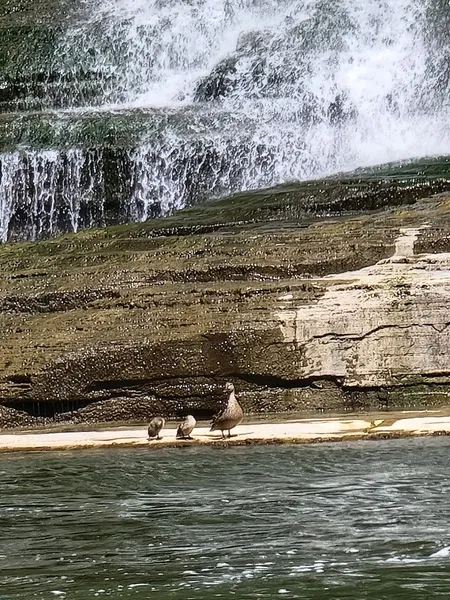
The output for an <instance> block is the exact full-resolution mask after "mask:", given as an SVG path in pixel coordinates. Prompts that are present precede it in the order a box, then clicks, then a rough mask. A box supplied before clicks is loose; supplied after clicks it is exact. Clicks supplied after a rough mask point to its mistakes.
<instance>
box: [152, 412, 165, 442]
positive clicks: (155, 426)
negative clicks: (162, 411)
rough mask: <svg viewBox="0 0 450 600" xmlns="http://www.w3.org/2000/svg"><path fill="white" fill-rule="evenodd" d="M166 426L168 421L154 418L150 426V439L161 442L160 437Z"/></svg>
mask: <svg viewBox="0 0 450 600" xmlns="http://www.w3.org/2000/svg"><path fill="white" fill-rule="evenodd" d="M165 424H166V420H165V419H164V418H163V417H153V419H152V420H151V421H150V423H149V425H148V437H149V439H150V440H154V439H157V440H161V439H162V438H161V436H160V435H159V434H160V432H161V429H162V428H163V427H164V425H165Z"/></svg>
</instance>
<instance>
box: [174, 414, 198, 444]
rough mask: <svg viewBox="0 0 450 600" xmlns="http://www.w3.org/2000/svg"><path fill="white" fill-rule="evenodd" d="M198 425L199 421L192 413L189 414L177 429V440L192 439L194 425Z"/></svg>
mask: <svg viewBox="0 0 450 600" xmlns="http://www.w3.org/2000/svg"><path fill="white" fill-rule="evenodd" d="M196 425H197V421H196V420H195V419H194V417H193V416H192V415H188V416H187V417H186V418H185V420H184V421H183V422H182V423H180V424H179V425H178V429H177V435H176V438H177V440H192V438H191V433H192V430H193V429H194V427H195V426H196Z"/></svg>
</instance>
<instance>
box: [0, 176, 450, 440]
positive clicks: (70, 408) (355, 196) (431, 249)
mask: <svg viewBox="0 0 450 600" xmlns="http://www.w3.org/2000/svg"><path fill="white" fill-rule="evenodd" d="M399 181H400V180H399ZM407 181H408V180H407V178H406V179H402V180H401V185H400V184H398V185H397V184H395V182H394V183H386V181H384V183H382V184H380V183H379V182H378V183H377V182H376V181H375V180H373V181H371V180H367V179H365V178H364V177H354V178H353V179H351V178H349V179H346V180H342V181H340V182H336V180H334V181H333V182H332V183H329V182H309V183H308V182H307V183H304V184H292V185H288V186H281V187H280V188H275V189H272V190H262V191H258V192H253V193H247V194H242V195H240V196H232V197H230V198H226V199H224V200H218V201H213V202H209V203H207V204H205V205H200V206H198V207H195V208H191V209H187V210H184V211H180V212H178V213H176V214H175V215H173V216H172V217H169V218H166V219H157V220H154V221H147V222H145V223H139V224H134V225H123V226H116V227H110V228H104V229H98V230H88V231H83V232H80V233H78V234H76V235H66V236H61V237H58V238H53V239H49V240H43V241H40V242H35V243H14V244H4V245H2V246H0V323H1V330H2V331H3V332H4V335H3V336H2V338H1V339H0V427H1V428H3V429H5V428H11V427H22V428H29V427H42V426H44V427H45V426H48V427H50V426H54V425H55V424H56V425H64V424H74V425H78V426H80V427H82V426H83V425H85V424H87V423H103V422H111V421H143V422H145V421H146V420H147V419H148V418H149V416H150V415H152V414H155V413H159V414H162V415H164V416H165V417H167V418H179V417H181V416H182V415H184V414H186V413H188V412H189V413H191V414H193V415H194V416H195V417H196V418H197V419H206V418H209V417H210V416H211V415H212V414H213V413H215V412H216V411H217V410H218V408H220V406H221V405H222V403H223V402H224V401H225V398H224V395H223V392H222V390H223V386H224V384H225V382H226V381H232V382H233V383H234V384H235V386H236V390H237V393H238V396H239V401H240V403H241V404H242V406H243V408H244V410H245V412H246V414H266V413H273V412H275V413H286V412H295V413H302V412H303V413H308V414H311V413H312V414H314V413H317V414H318V415H321V414H323V413H326V412H338V413H345V412H348V413H351V412H355V411H380V410H382V411H392V410H406V409H429V408H439V407H443V406H447V405H448V399H449V389H450V388H449V384H450V366H449V362H448V347H449V342H450V339H449V328H448V326H449V324H450V318H449V317H448V306H449V294H450V255H449V254H447V253H448V252H450V227H449V224H450V196H449V195H448V193H447V192H444V193H439V194H435V195H430V196H429V197H427V196H425V197H423V196H424V195H425V194H426V192H427V190H428V192H429V193H430V192H431V193H432V192H433V191H435V190H436V189H437V191H439V186H438V185H437V183H436V182H435V183H433V184H430V186H428V187H427V186H426V185H425V184H424V186H423V187H419V188H416V187H414V185H409V186H408V185H407ZM436 181H437V182H439V181H440V180H436ZM331 208H333V210H332V211H331Z"/></svg>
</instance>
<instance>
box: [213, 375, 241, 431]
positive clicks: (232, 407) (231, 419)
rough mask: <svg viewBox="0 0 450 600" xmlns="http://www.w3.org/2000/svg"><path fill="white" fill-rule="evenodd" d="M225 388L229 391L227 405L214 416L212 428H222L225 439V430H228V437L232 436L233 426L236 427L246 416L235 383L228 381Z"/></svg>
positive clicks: (215, 429) (214, 429)
mask: <svg viewBox="0 0 450 600" xmlns="http://www.w3.org/2000/svg"><path fill="white" fill-rule="evenodd" d="M225 389H226V390H227V392H229V396H228V402H227V405H226V406H225V408H224V409H223V410H221V411H220V413H219V414H218V415H217V416H215V417H214V418H213V420H212V422H211V429H210V431H217V430H220V431H221V432H222V438H223V439H225V434H224V431H228V437H229V438H230V437H231V431H230V430H231V429H233V427H236V425H239V423H240V422H241V421H242V419H243V418H244V411H243V410H242V408H241V406H240V404H239V402H238V401H237V400H236V396H235V393H234V385H233V384H232V383H227V384H226V386H225Z"/></svg>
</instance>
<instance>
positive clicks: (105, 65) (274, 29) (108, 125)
mask: <svg viewBox="0 0 450 600" xmlns="http://www.w3.org/2000/svg"><path fill="white" fill-rule="evenodd" d="M449 13H450V9H449V8H448V6H447V3H446V2H445V0H362V1H361V2H356V3H355V2H353V1H352V0H334V1H333V2H329V1H327V0H295V1H294V0H103V1H102V2H101V3H100V5H99V4H98V3H94V2H93V1H92V0H84V2H82V3H81V5H80V6H78V7H77V8H76V9H75V8H74V9H73V14H71V15H69V16H70V18H69V19H65V20H62V21H60V22H57V24H56V25H54V26H52V28H50V33H49V31H44V32H43V31H42V28H41V29H39V31H38V30H36V32H35V33H33V34H32V35H31V36H30V39H31V38H32V37H33V35H35V36H41V38H42V43H41V45H40V46H39V48H44V49H45V51H44V50H42V51H41V50H40V51H39V52H41V53H39V52H36V47H37V45H36V43H33V44H32V43H31V41H30V40H28V42H26V41H21V44H22V46H23V47H22V56H23V59H22V60H23V64H24V65H25V66H24V68H23V72H22V71H20V75H17V72H18V71H17V69H15V68H14V64H13V62H11V61H13V59H14V53H11V55H12V56H13V58H11V59H10V62H11V64H9V63H8V64H7V65H6V67H5V71H4V72H3V73H2V72H1V71H0V239H1V240H3V241H5V240H7V239H36V238H39V237H43V236H45V235H49V234H52V233H57V232H60V231H77V229H78V228H80V227H89V226H93V225H105V224H110V223H115V222H125V221H130V220H131V221H133V220H144V219H146V218H148V217H151V216H158V215H161V214H167V213H168V212H170V211H172V210H173V209H175V208H180V207H183V206H185V205H189V204H193V203H196V202H199V201H202V200H205V199H208V198H211V197H214V196H219V195H223V194H226V193H230V192H233V191H236V190H245V189H250V188H256V187H261V186H268V185H273V184H277V183H280V182H284V181H288V180H295V179H307V178H316V177H322V176H326V175H330V174H333V173H336V172H339V171H344V170H351V169H354V168H356V167H360V166H368V165H376V164H380V163H385V162H389V161H401V160H406V159H410V158H414V157H424V156H433V155H441V154H448V153H449V150H450V125H449V124H450V120H449V100H448V98H449V97H450V96H449V91H450V78H449V73H450V67H449V65H450V59H449V57H450V34H449V31H450V27H449V26H450V14H449ZM15 27H16V26H15ZM41 38H39V39H41ZM34 41H36V40H34ZM11 43H13V42H11ZM27 44H28V45H27ZM27 52H28V54H27ZM16 60H18V59H16ZM16 66H17V65H16Z"/></svg>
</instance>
